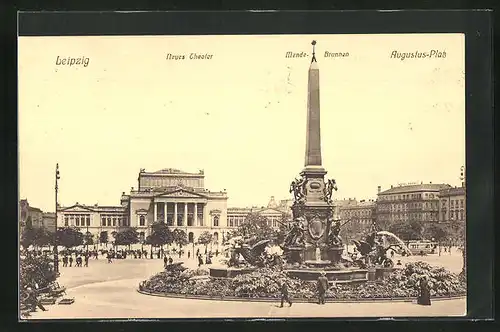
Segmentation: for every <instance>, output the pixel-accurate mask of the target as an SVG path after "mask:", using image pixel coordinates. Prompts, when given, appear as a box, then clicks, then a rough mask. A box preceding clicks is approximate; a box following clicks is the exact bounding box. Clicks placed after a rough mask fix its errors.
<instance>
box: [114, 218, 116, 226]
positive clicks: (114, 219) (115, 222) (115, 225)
mask: <svg viewBox="0 0 500 332" xmlns="http://www.w3.org/2000/svg"><path fill="white" fill-rule="evenodd" d="M113 226H116V218H113Z"/></svg>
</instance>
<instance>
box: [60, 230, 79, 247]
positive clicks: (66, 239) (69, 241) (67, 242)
mask: <svg viewBox="0 0 500 332" xmlns="http://www.w3.org/2000/svg"><path fill="white" fill-rule="evenodd" d="M83 239H84V235H83V233H81V232H80V229H79V228H78V227H64V228H60V229H58V230H57V243H58V244H59V245H61V246H64V247H66V248H72V247H76V246H79V245H82V244H83Z"/></svg>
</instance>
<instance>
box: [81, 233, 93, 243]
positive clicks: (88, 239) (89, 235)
mask: <svg viewBox="0 0 500 332" xmlns="http://www.w3.org/2000/svg"><path fill="white" fill-rule="evenodd" d="M83 243H84V244H85V245H88V246H91V245H93V244H94V236H93V235H92V233H90V232H87V233H85V236H84V238H83Z"/></svg>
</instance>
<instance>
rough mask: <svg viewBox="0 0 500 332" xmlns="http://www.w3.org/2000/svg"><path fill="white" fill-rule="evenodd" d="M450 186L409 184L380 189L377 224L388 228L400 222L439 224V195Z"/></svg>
mask: <svg viewBox="0 0 500 332" xmlns="http://www.w3.org/2000/svg"><path fill="white" fill-rule="evenodd" d="M447 188H451V186H450V185H448V184H433V183H420V184H407V185H398V186H391V188H390V189H387V190H384V191H382V190H381V187H379V188H378V198H377V202H376V203H377V208H376V214H377V224H379V225H382V226H383V227H387V226H389V225H391V224H394V223H398V222H411V221H421V222H438V220H439V195H440V192H441V190H443V189H447Z"/></svg>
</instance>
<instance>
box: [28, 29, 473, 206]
mask: <svg viewBox="0 0 500 332" xmlns="http://www.w3.org/2000/svg"><path fill="white" fill-rule="evenodd" d="M313 39H314V40H316V41H317V45H316V58H317V61H318V67H319V70H320V104H321V140H322V142H321V143H322V157H323V167H324V168H325V169H326V170H327V171H328V174H327V177H328V178H333V179H335V180H336V182H337V185H338V191H337V192H336V193H334V197H335V198H336V199H343V198H356V199H358V200H360V199H371V198H376V194H377V186H381V187H382V190H384V189H388V188H390V186H391V185H397V184H399V183H408V182H418V183H420V182H421V181H423V182H424V183H428V182H433V183H449V184H451V185H459V184H460V180H459V176H460V167H461V166H462V165H465V55H464V50H465V49H464V36H463V35H462V34H428V35H425V34H406V35H404V34H400V35H273V36H119V37H115V36H85V37H83V36H82V37H20V38H19V51H18V60H19V61H18V66H19V68H18V69H19V116H18V121H19V124H18V126H19V134H18V135H19V179H20V183H19V193H20V198H27V199H28V201H29V203H30V205H32V206H35V207H38V208H41V209H42V210H44V211H54V208H55V203H54V172H55V165H56V163H59V167H60V174H61V179H60V182H59V203H60V204H61V205H62V206H69V205H72V204H74V203H75V202H79V203H81V204H88V205H93V204H101V205H119V203H120V195H121V193H122V192H123V191H125V192H129V191H130V188H131V187H136V188H137V176H138V172H139V170H140V169H141V168H145V169H146V171H156V170H160V169H163V168H177V169H181V170H184V171H187V172H198V170H200V169H203V170H204V172H205V187H206V188H208V189H210V190H212V191H220V190H223V189H226V190H227V192H228V197H229V200H228V206H230V207H235V206H242V207H243V206H252V205H256V206H261V205H266V204H267V202H268V201H269V198H270V197H271V196H275V198H276V199H287V198H291V194H289V192H288V189H289V186H290V182H291V181H292V180H293V179H294V178H295V177H298V176H299V173H300V171H301V170H302V169H303V167H304V155H305V136H306V135H305V134H306V112H307V77H308V68H309V64H310V61H311V57H310V53H311V41H312V40H313ZM431 50H436V51H438V52H443V51H444V52H446V57H441V58H437V57H436V58H426V59H419V58H413V59H412V58H407V59H404V60H401V59H400V58H391V54H392V52H394V51H396V52H430V51H431ZM288 51H290V52H305V53H308V54H309V56H308V57H302V58H300V57H297V58H286V57H285V55H286V52H288ZM325 51H328V52H331V53H335V52H341V53H346V52H348V53H349V56H347V57H325ZM169 53H170V54H172V55H179V54H184V55H185V56H186V59H184V60H173V59H172V60H167V55H168V54H169ZM191 53H197V54H211V55H212V57H211V59H204V60H202V59H199V60H190V59H189V55H190V54H191ZM58 57H59V60H60V59H62V58H68V57H72V58H82V57H84V58H88V59H89V62H88V65H87V66H86V67H83V66H82V65H73V66H68V65H56V62H57V59H58Z"/></svg>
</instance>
